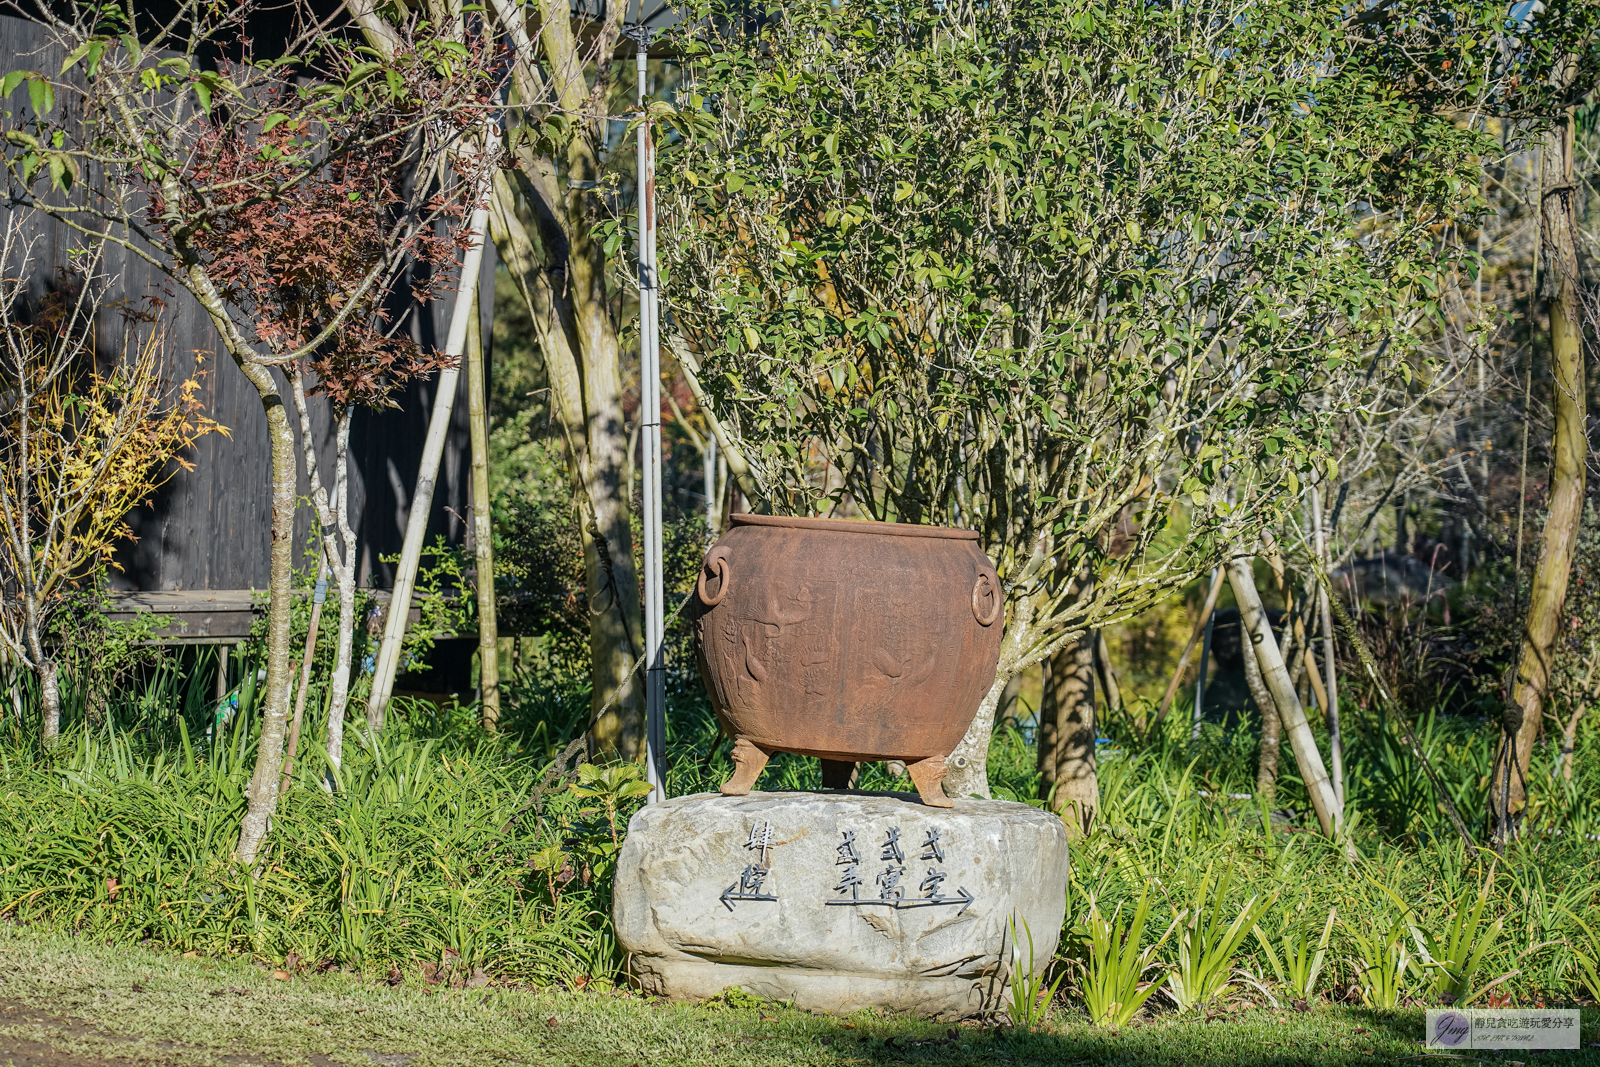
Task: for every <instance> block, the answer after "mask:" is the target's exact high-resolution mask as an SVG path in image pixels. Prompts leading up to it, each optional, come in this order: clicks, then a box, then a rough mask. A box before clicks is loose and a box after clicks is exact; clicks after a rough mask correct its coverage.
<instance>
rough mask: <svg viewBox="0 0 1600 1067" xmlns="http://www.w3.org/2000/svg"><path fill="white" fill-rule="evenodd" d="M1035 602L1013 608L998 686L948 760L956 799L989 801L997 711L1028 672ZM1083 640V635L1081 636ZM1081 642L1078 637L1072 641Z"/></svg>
mask: <svg viewBox="0 0 1600 1067" xmlns="http://www.w3.org/2000/svg"><path fill="white" fill-rule="evenodd" d="M1034 611H1035V602H1034V601H1033V599H1031V598H1027V597H1024V598H1022V599H1021V600H1018V601H1016V602H1015V603H1013V604H1011V605H1009V607H1008V610H1007V613H1006V618H1005V622H1004V625H1005V630H1004V636H1002V637H1001V639H1000V659H999V663H998V666H997V667H996V668H995V677H994V684H993V685H991V686H989V692H988V693H986V694H984V698H983V702H982V703H980V704H979V705H978V711H977V714H975V715H973V717H972V723H971V725H969V726H968V727H967V732H966V733H965V734H963V735H962V736H961V740H960V741H958V742H956V747H955V748H953V749H951V750H950V755H949V756H948V757H947V758H946V759H945V766H946V767H947V768H948V773H947V774H946V776H945V780H944V789H945V792H946V793H947V794H948V795H950V796H953V797H987V796H990V795H991V794H990V792H989V739H990V737H992V736H993V734H994V716H995V709H996V708H998V707H999V705H1000V700H1001V698H1002V696H1003V695H1004V694H1005V691H1006V683H1007V682H1009V681H1010V680H1011V679H1012V678H1013V677H1014V676H1015V675H1017V674H1018V673H1019V672H1021V671H1023V670H1026V669H1027V667H1028V664H1027V663H1026V662H1025V656H1024V653H1025V651H1026V650H1027V649H1028V648H1029V646H1030V645H1032V644H1033V639H1034V637H1035V636H1036V635H1035V634H1034V632H1033V616H1034ZM1078 636H1081V635H1078ZM1072 639H1073V640H1077V637H1076V636H1074V637H1072Z"/></svg>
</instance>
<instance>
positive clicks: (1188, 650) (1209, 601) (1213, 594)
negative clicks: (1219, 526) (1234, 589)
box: [1150, 567, 1222, 726]
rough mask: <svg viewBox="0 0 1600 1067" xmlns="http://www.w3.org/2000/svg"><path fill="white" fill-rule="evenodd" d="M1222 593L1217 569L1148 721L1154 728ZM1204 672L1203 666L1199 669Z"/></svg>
mask: <svg viewBox="0 0 1600 1067" xmlns="http://www.w3.org/2000/svg"><path fill="white" fill-rule="evenodd" d="M1221 593H1222V568H1220V567H1218V568H1217V569H1216V570H1215V571H1213V572H1212V575H1211V589H1210V590H1209V591H1208V592H1207V593H1206V602H1205V606H1204V607H1202V608H1201V609H1200V617H1199V618H1198V619H1196V620H1195V624H1194V630H1193V632H1191V633H1190V634H1189V643H1188V644H1186V645H1184V646H1183V655H1181V656H1179V657H1178V669H1177V670H1175V671H1173V672H1172V681H1170V682H1168V683H1167V691H1166V692H1165V693H1163V694H1162V696H1161V706H1160V707H1159V708H1158V709H1157V710H1156V716H1155V718H1154V719H1152V720H1151V721H1150V725H1151V726H1154V725H1155V724H1156V723H1158V722H1160V721H1161V720H1162V719H1165V718H1166V717H1167V712H1168V711H1170V710H1171V708H1172V701H1173V698H1174V697H1176V696H1177V695H1178V686H1180V685H1181V684H1183V672H1184V671H1186V670H1188V668H1189V657H1190V656H1191V655H1193V653H1194V646H1195V644H1196V643H1197V642H1199V640H1200V639H1201V637H1202V636H1203V635H1204V634H1205V632H1206V627H1207V626H1209V625H1210V623H1211V613H1212V612H1213V611H1215V610H1216V607H1217V597H1218V596H1219V595H1220V594H1221ZM1200 669H1201V670H1202V671H1203V670H1205V667H1204V665H1202V666H1201V668H1200Z"/></svg>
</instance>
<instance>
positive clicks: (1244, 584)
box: [1228, 557, 1344, 837]
mask: <svg viewBox="0 0 1600 1067" xmlns="http://www.w3.org/2000/svg"><path fill="white" fill-rule="evenodd" d="M1228 584H1229V585H1231V586H1232V587H1233V598H1234V599H1235V600H1237V601H1238V602H1239V622H1240V624H1241V625H1242V626H1243V627H1244V629H1243V631H1242V636H1243V638H1244V639H1245V640H1246V641H1247V642H1249V643H1250V644H1253V645H1254V646H1255V655H1256V661H1257V663H1258V664H1259V665H1260V667H1261V677H1262V681H1264V682H1266V685H1267V690H1268V692H1270V693H1271V694H1272V701H1273V703H1275V704H1277V705H1278V717H1279V720H1280V721H1281V722H1282V723H1283V729H1284V731H1285V732H1286V733H1287V734H1288V735H1289V747H1290V748H1291V749H1292V750H1293V752H1294V761H1295V764H1296V766H1298V767H1299V768H1300V778H1301V780H1302V781H1303V782H1305V785H1306V792H1307V793H1308V794H1309V795H1310V797H1311V807H1312V809H1313V810H1315V811H1316V813H1317V822H1318V823H1320V824H1321V826H1322V832H1323V833H1324V834H1326V835H1328V836H1329V837H1334V836H1336V835H1338V834H1339V832H1340V831H1341V830H1343V829H1344V806H1343V805H1342V804H1340V803H1339V798H1338V797H1337V796H1335V795H1334V792H1333V785H1332V783H1331V782H1329V781H1328V771H1327V768H1326V766H1325V765H1324V764H1323V762H1322V753H1321V752H1319V751H1317V740H1316V738H1315V737H1314V736H1312V733H1311V724H1310V723H1308V722H1307V721H1306V713H1305V709H1304V708H1302V707H1301V706H1300V698H1299V697H1297V696H1295V692H1294V686H1293V685H1292V684H1290V682H1289V671H1288V669H1287V668H1286V667H1285V666H1284V662H1283V655H1282V653H1281V652H1279V650H1278V642H1277V640H1276V639H1275V638H1274V637H1273V636H1272V627H1270V626H1268V625H1267V613H1266V610H1265V609H1264V608H1262V606H1261V594H1260V593H1258V592H1257V591H1256V582H1255V576H1254V575H1253V574H1251V572H1250V559H1249V557H1240V558H1238V559H1233V560H1229V561H1228ZM1245 654H1246V655H1249V654H1250V651H1249V648H1248V647H1246V649H1245Z"/></svg>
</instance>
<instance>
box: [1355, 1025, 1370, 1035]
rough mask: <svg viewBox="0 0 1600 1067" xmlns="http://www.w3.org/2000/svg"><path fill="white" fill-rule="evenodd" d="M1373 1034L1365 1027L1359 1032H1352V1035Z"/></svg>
mask: <svg viewBox="0 0 1600 1067" xmlns="http://www.w3.org/2000/svg"><path fill="white" fill-rule="evenodd" d="M1371 1032H1372V1031H1371V1030H1368V1029H1367V1028H1366V1027H1365V1026H1363V1027H1362V1028H1361V1029H1359V1030H1352V1031H1351V1033H1354V1034H1370V1033H1371Z"/></svg>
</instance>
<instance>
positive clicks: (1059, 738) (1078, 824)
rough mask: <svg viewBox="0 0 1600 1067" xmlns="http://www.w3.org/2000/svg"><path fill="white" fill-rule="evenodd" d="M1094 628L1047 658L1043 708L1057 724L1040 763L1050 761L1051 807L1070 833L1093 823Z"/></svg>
mask: <svg viewBox="0 0 1600 1067" xmlns="http://www.w3.org/2000/svg"><path fill="white" fill-rule="evenodd" d="M1099 641H1100V635H1099V633H1098V632H1097V631H1092V630H1091V631H1089V632H1086V633H1084V634H1083V635H1082V636H1081V637H1079V638H1078V640H1076V641H1074V642H1072V643H1071V644H1068V645H1064V646H1063V647H1062V648H1061V649H1060V651H1058V652H1057V653H1056V654H1055V655H1054V656H1051V657H1050V659H1049V660H1048V661H1047V669H1046V671H1045V689H1044V694H1043V697H1042V699H1041V700H1040V702H1039V707H1040V710H1041V712H1043V711H1044V709H1045V708H1049V709H1050V710H1049V712H1048V715H1049V718H1050V719H1051V720H1052V721H1053V722H1054V723H1055V730H1054V731H1053V736H1052V744H1051V746H1050V750H1049V752H1048V753H1047V752H1046V751H1045V750H1044V748H1043V747H1042V746H1041V748H1040V751H1039V759H1040V762H1041V764H1042V763H1044V762H1045V761H1046V760H1048V762H1049V764H1050V766H1051V768H1052V774H1051V779H1052V782H1053V784H1054V785H1055V796H1054V798H1053V801H1052V806H1053V807H1054V808H1055V810H1056V812H1057V813H1059V814H1060V815H1061V817H1062V819H1063V820H1064V821H1065V822H1066V824H1067V832H1068V833H1069V834H1071V835H1072V836H1077V835H1078V834H1079V833H1087V832H1088V831H1089V829H1090V828H1091V827H1092V826H1093V824H1094V813H1095V809H1096V808H1098V807H1099V805H1100V792H1099V789H1098V787H1097V784H1096V782H1095V773H1094V772H1095V766H1094V736H1095V722H1094V667H1095V664H1094V659H1095V655H1094V654H1095V645H1097V644H1098V643H1099Z"/></svg>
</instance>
